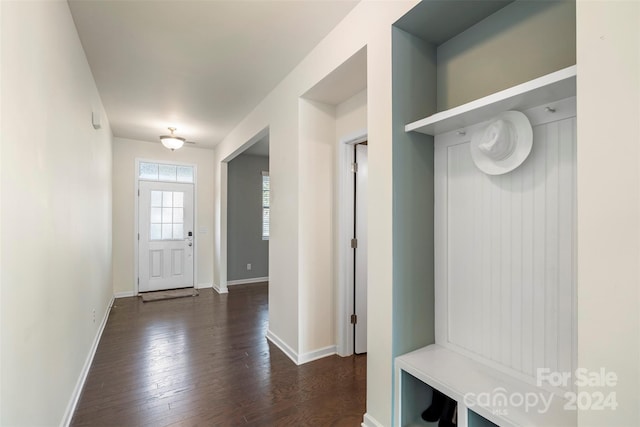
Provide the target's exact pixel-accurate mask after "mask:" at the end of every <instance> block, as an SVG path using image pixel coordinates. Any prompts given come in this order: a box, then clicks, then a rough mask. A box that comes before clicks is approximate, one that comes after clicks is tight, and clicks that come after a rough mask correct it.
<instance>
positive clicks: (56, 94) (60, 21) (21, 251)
mask: <svg viewBox="0 0 640 427" xmlns="http://www.w3.org/2000/svg"><path fill="white" fill-rule="evenodd" d="M0 8H1V10H2V23H1V28H2V30H1V31H2V33H1V38H2V98H1V102H2V166H1V171H2V177H1V185H2V190H1V194H2V196H1V200H2V202H1V203H2V214H1V216H2V223H1V231H2V239H1V240H2V260H1V263H2V273H1V277H2V291H1V296H2V297H1V301H2V311H1V312H2V318H1V321H0V323H1V325H2V326H1V336H2V338H1V347H2V366H1V375H0V376H1V391H2V398H1V399H0V402H1V403H0V408H1V418H0V424H1V425H3V426H36V425H37V426H45V425H46V426H52V425H59V424H61V423H63V419H65V410H66V414H67V416H68V415H70V409H71V405H70V404H71V403H72V396H73V394H74V390H76V391H79V390H78V389H76V387H77V385H79V384H78V381H79V379H80V377H81V373H82V370H83V367H84V366H85V364H86V362H87V359H88V356H89V355H90V351H91V348H92V345H93V343H94V340H95V339H96V337H97V334H98V332H99V327H100V324H101V321H102V319H103V318H104V316H105V315H106V314H107V313H108V308H109V303H110V301H111V298H112V295H113V291H112V286H111V173H112V169H111V131H110V128H109V122H108V121H107V117H106V115H105V113H104V110H103V108H102V104H101V101H100V97H99V95H98V92H97V89H96V86H95V83H94V81H93V77H92V75H91V71H90V69H89V66H88V64H87V61H86V58H85V55H84V52H83V50H82V46H81V44H80V40H79V38H78V35H77V33H76V29H75V26H74V24H73V20H72V18H71V14H70V12H69V8H68V5H67V3H66V2H61V1H58V2H1V3H0ZM92 111H95V112H98V113H100V114H101V116H102V129H100V130H94V129H93V127H92V125H91V113H92ZM93 310H95V321H94V316H93Z"/></svg>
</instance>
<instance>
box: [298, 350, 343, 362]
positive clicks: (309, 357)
mask: <svg viewBox="0 0 640 427" xmlns="http://www.w3.org/2000/svg"><path fill="white" fill-rule="evenodd" d="M334 354H336V346H335V345H330V346H328V347H324V348H319V349H317V350H313V351H310V352H308V353H304V354H301V355H300V356H298V365H302V364H304V363H308V362H313V361H314V360H318V359H322V358H323V357H327V356H331V355H334Z"/></svg>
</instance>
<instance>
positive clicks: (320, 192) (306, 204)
mask: <svg viewBox="0 0 640 427" xmlns="http://www.w3.org/2000/svg"><path fill="white" fill-rule="evenodd" d="M299 114H300V115H299V126H300V135H299V154H298V155H299V159H298V161H299V164H300V180H299V189H298V191H299V196H298V197H299V200H300V217H299V228H298V233H299V245H300V246H299V251H300V252H299V257H300V259H302V260H309V261H312V262H304V263H300V265H299V272H298V274H299V279H298V286H299V293H300V294H299V304H300V306H299V316H300V317H299V330H298V334H299V349H298V352H299V353H301V354H305V353H309V352H310V351H313V350H318V349H321V348H325V347H328V346H333V345H335V344H336V342H335V328H334V324H335V304H334V301H335V300H334V298H335V296H334V291H335V288H334V284H333V177H334V168H333V162H334V157H335V155H334V146H335V107H334V106H332V105H327V104H323V103H321V102H315V101H309V100H306V99H300V113H299Z"/></svg>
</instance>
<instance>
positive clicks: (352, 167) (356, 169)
mask: <svg viewBox="0 0 640 427" xmlns="http://www.w3.org/2000/svg"><path fill="white" fill-rule="evenodd" d="M351 172H353V173H357V172H358V164H357V163H351Z"/></svg>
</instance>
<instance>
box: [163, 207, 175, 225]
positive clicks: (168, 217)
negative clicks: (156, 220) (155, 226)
mask: <svg viewBox="0 0 640 427" xmlns="http://www.w3.org/2000/svg"><path fill="white" fill-rule="evenodd" d="M172 213H173V209H171V208H162V223H163V224H171V223H173V215H172Z"/></svg>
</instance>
